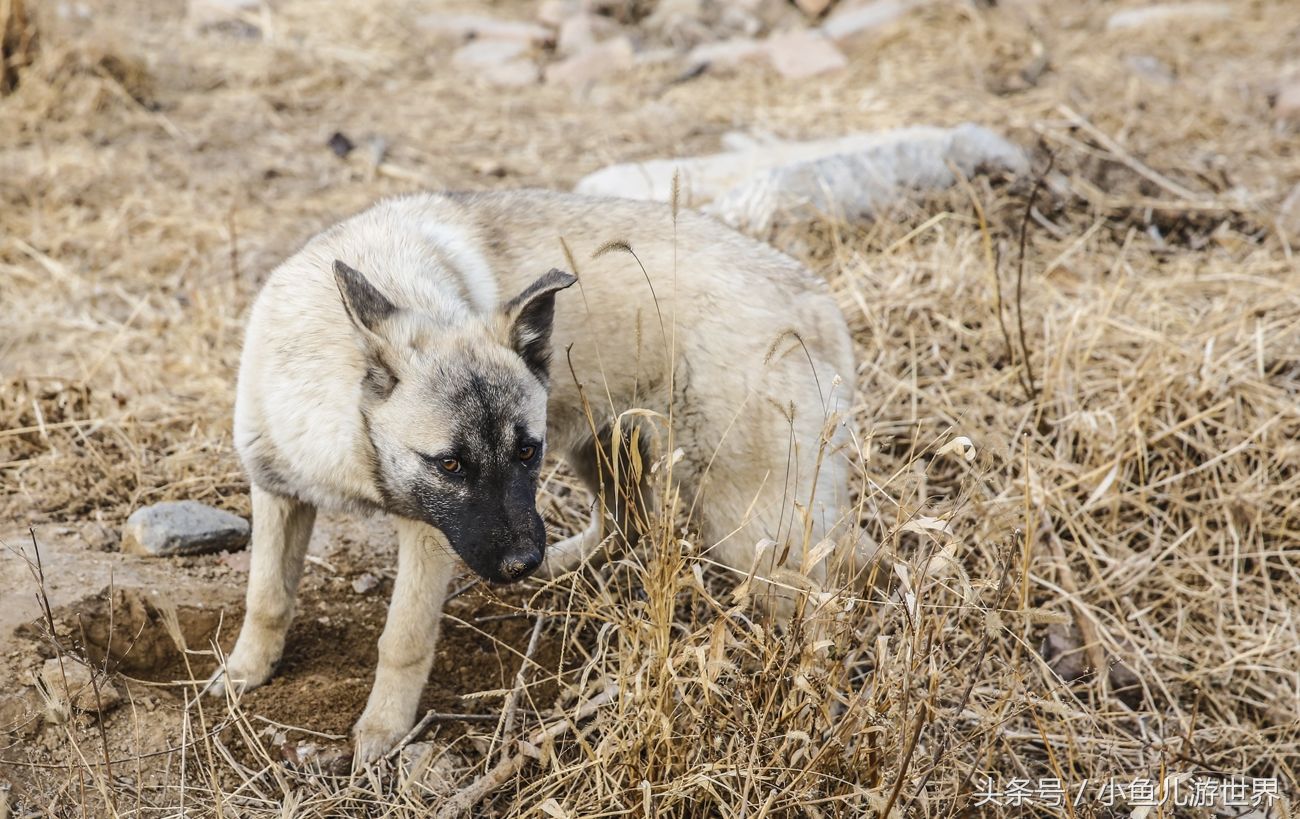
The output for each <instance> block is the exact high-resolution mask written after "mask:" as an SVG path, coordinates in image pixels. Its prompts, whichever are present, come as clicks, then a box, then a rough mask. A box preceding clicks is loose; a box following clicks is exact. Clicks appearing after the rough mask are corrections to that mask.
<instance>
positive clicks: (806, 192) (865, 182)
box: [575, 124, 1029, 234]
mask: <svg viewBox="0 0 1300 819" xmlns="http://www.w3.org/2000/svg"><path fill="white" fill-rule="evenodd" d="M733 143H734V140H733ZM949 162H952V163H954V164H955V165H956V166H957V167H958V168H959V169H960V170H961V172H963V173H966V174H975V173H976V172H979V171H995V170H1005V171H1009V172H1011V173H1017V174H1022V173H1025V172H1027V171H1028V169H1029V160H1028V158H1027V157H1026V155H1025V153H1024V152H1023V151H1022V150H1021V149H1020V148H1019V147H1017V146H1015V145H1013V144H1012V143H1010V142H1007V141H1006V140H1005V139H1003V138H1002V137H1000V136H998V135H996V134H994V133H993V132H991V131H989V130H987V129H985V128H981V127H979V126H976V125H969V124H967V125H962V126H959V127H957V128H951V129H949V128H931V127H914V128H901V129H897V130H892V131H884V132H869V133H859V134H851V135H849V136H844V137H838V138H834V139H822V140H812V141H807V142H779V141H778V142H773V143H772V144H764V143H754V144H753V145H752V146H750V147H747V148H743V149H742V150H735V151H727V152H724V153H718V154H712V155H708V156H699V157H684V158H680V159H659V160H650V161H647V162H636V163H624V164H620V165H612V166H610V167H607V168H604V169H602V170H599V171H596V172H595V173H593V174H590V175H588V176H586V177H584V178H583V179H581V180H580V181H579V182H578V184H577V185H576V186H575V190H576V191H577V192H579V193H585V194H589V195H596V196H602V195H603V196H620V197H624V198H628V199H650V200H656V201H661V202H666V201H668V200H669V199H670V198H671V196H672V187H673V176H674V174H677V173H680V174H681V188H682V199H681V202H682V204H683V205H685V206H686V207H696V208H700V209H702V210H704V211H706V212H709V213H712V214H714V215H716V216H718V217H719V218H720V219H722V220H723V221H724V222H727V223H728V224H730V225H732V226H733V227H738V228H740V229H742V230H749V231H752V232H754V233H759V234H765V233H766V232H767V231H768V229H769V228H770V227H771V225H772V224H773V223H774V222H775V221H778V220H796V221H797V220H801V219H807V218H811V217H815V216H816V215H817V214H818V212H819V209H820V212H821V213H834V214H838V215H841V216H844V217H845V218H854V219H863V218H871V217H873V216H874V215H875V214H876V213H878V212H879V211H880V210H881V209H882V208H885V207H888V206H890V205H892V204H894V203H896V202H899V201H901V200H903V199H905V198H907V197H909V196H916V195H923V194H925V193H926V192H928V191H933V190H937V189H940V188H944V187H947V186H949V185H952V184H953V183H954V182H955V181H956V180H955V178H954V177H953V175H952V171H951V170H950V169H949V167H948V163H949ZM828 197H829V198H828Z"/></svg>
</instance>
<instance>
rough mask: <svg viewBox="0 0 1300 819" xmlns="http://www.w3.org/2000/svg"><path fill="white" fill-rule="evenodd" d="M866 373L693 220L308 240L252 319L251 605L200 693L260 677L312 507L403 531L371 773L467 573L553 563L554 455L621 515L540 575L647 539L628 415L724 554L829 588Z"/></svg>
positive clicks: (360, 748)
mask: <svg viewBox="0 0 1300 819" xmlns="http://www.w3.org/2000/svg"><path fill="white" fill-rule="evenodd" d="M562 240H563V241H562ZM566 251H567V252H566ZM571 266H576V267H577V268H578V269H577V270H574V271H573V272H574V273H575V274H577V280H576V281H577V285H576V286H575V287H573V288H572V289H571V290H568V292H564V291H565V289H566V288H567V287H568V286H569V285H571V284H573V283H574V277H573V276H570V275H569V274H568V273H563V272H560V271H561V270H567V269H569V268H570V267H571ZM548 270H549V271H550V272H549V273H547V271H548ZM552 351H554V355H553V356H552ZM552 358H554V360H553V361H552ZM853 376H854V366H853V356H852V348H851V344H850V339H849V334H848V331H847V328H846V326H845V322H844V318H843V316H842V314H841V313H840V311H839V309H838V307H837V306H836V304H835V302H834V300H833V299H832V298H831V296H830V294H829V292H828V290H827V288H826V286H825V284H824V282H822V281H821V280H819V279H817V278H816V277H814V276H812V275H811V274H809V273H808V272H807V271H806V270H804V269H803V268H802V267H801V266H800V265H799V264H798V263H796V262H795V261H793V260H792V259H790V258H789V257H787V256H784V255H782V254H781V253H778V252H777V251H775V250H773V249H772V248H770V247H768V246H766V245H763V244H759V243H757V242H754V241H751V240H749V239H747V238H745V237H743V236H741V235H739V234H737V233H735V232H733V231H731V230H729V229H727V228H725V227H723V226H722V225H720V224H718V223H716V222H714V221H712V220H711V219H708V218H706V217H704V216H701V215H699V214H696V213H693V212H685V211H684V212H681V213H680V214H677V215H676V216H674V214H673V212H672V209H670V208H669V207H668V206H666V205H659V204H648V203H640V202H632V201H623V200H612V199H590V198H583V197H578V196H573V195H564V194H556V193H547V192H541V191H515V192H504V193H475V194H446V195H417V196H409V197H403V198H399V199H392V200H388V201H385V202H382V203H380V204H378V205H376V206H374V207H373V208H371V209H369V210H367V211H365V212H363V213H361V214H359V215H357V216H354V217H352V218H350V219H348V220H346V221H344V222H343V223H341V224H339V225H337V226H335V227H333V228H330V229H329V230H326V231H325V232H323V233H321V234H320V235H318V236H316V237H315V238H313V239H312V240H310V241H309V242H308V243H307V245H306V246H305V247H304V248H303V249H302V250H301V251H299V252H298V253H297V254H295V255H294V256H293V257H291V258H290V259H288V260H287V261H286V262H284V263H283V264H282V265H280V267H278V268H277V269H276V270H275V271H274V272H273V273H272V274H271V277H270V279H269V280H268V281H267V283H266V285H265V287H264V288H263V290H262V292H261V294H260V296H259V297H258V300H257V303H256V305H255V306H254V308H253V311H252V315H251V318H250V321H249V325H248V331H247V338H246V342H245V348H244V353H243V359H242V363H241V367H240V374H239V391H238V399H237V406H236V411H235V439H236V443H237V446H238V448H239V452H240V455H241V457H242V458H243V461H244V464H245V466H246V468H247V470H248V473H249V476H250V478H251V479H252V501H253V545H252V566H251V571H250V575H249V586H248V600H247V603H248V607H247V613H246V616H245V620H244V625H243V629H242V631H241V633H240V636H239V640H238V642H237V644H236V645H235V648H234V650H233V651H232V652H231V654H230V656H229V658H228V661H227V664H226V667H225V670H224V675H223V673H221V672H218V674H217V675H216V676H215V677H214V680H213V686H212V687H213V688H215V689H216V690H218V691H220V690H221V689H222V688H223V687H224V686H225V685H226V684H227V681H229V682H230V684H233V685H235V686H238V687H240V688H243V687H251V686H256V685H260V684H262V683H263V682H265V681H266V680H267V679H268V677H270V675H271V673H272V670H273V666H274V665H275V663H276V662H277V661H278V660H279V657H280V654H281V651H282V649H283V647H284V639H285V633H286V631H287V629H288V626H289V622H290V619H291V617H292V614H293V607H294V599H295V595H296V589H297V585H298V580H299V578H300V576H301V574H302V567H303V560H304V555H305V552H306V548H307V541H308V539H309V537H310V534H311V529H312V522H313V519H314V517H315V511H316V508H317V507H327V508H342V509H351V510H356V511H360V512H371V511H384V512H388V513H390V514H392V515H393V516H394V518H395V520H396V525H397V531H398V536H399V556H398V573H397V581H396V585H395V587H394V590H393V599H392V604H391V608H390V611H389V617H388V623H387V625H386V627H385V629H384V632H383V635H382V637H381V638H380V642H379V667H378V670H377V672H376V676H375V683H374V688H373V690H372V693H371V695H370V700H369V703H368V704H367V706H366V709H365V712H364V713H363V714H362V716H361V718H360V720H359V721H358V723H357V725H356V728H355V732H354V733H355V740H356V754H357V759H358V761H360V762H368V761H370V760H373V759H375V758H377V757H378V756H380V755H382V754H383V753H384V752H386V751H387V750H388V749H389V748H391V747H392V746H393V745H394V744H395V743H396V742H397V740H398V739H400V738H401V737H402V736H403V734H404V733H405V732H406V731H407V730H409V729H410V727H411V725H412V723H413V722H414V719H415V712H416V707H417V703H418V699H419V695H420V692H421V689H422V688H423V686H424V684H425V681H426V678H427V676H428V673H429V669H430V666H431V663H432V659H433V650H434V644H435V641H436V639H437V631H438V619H439V615H440V611H441V607H442V602H443V598H444V595H445V592H446V588H447V585H448V581H449V579H450V578H451V577H452V576H453V575H454V574H455V573H457V572H458V570H459V565H460V561H461V560H463V561H464V562H465V563H468V564H469V565H470V566H471V567H472V568H474V569H475V570H476V571H478V572H479V573H480V574H482V575H484V576H486V577H488V578H489V579H493V580H511V579H517V578H518V577H520V576H522V575H524V574H526V573H528V572H529V571H531V570H532V569H534V568H535V567H536V566H537V563H538V562H539V561H540V560H541V556H542V552H543V549H544V548H545V544H544V537H545V535H544V530H543V529H542V527H541V521H540V518H539V517H538V516H537V513H536V510H535V508H534V505H533V504H534V501H535V492H536V485H537V464H538V461H540V457H541V456H540V450H541V448H542V447H543V446H544V447H545V448H546V449H548V450H553V451H554V452H556V453H558V454H559V455H560V456H562V457H563V458H564V459H565V460H566V461H567V462H568V463H569V464H570V465H571V466H572V467H573V469H574V470H575V471H576V472H577V474H578V475H579V476H581V477H582V478H583V480H584V481H585V482H586V484H587V485H588V486H589V488H590V489H591V490H592V492H593V494H598V495H600V496H601V497H604V498H605V500H606V504H605V509H606V512H607V515H602V514H601V513H600V511H599V509H597V510H596V511H594V512H593V519H592V523H591V526H590V527H589V528H588V529H587V531H585V532H584V533H582V534H580V535H577V536H575V537H572V538H569V539H568V540H567V541H564V542H562V543H560V544H557V545H555V546H552V547H551V548H550V550H549V554H548V555H547V563H546V566H545V568H544V571H546V572H548V573H549V574H551V575H554V574H557V573H559V572H563V571H566V570H569V569H571V568H573V567H575V566H577V565H578V564H579V563H580V562H581V561H582V560H583V559H585V558H587V557H588V556H589V555H590V554H591V553H592V552H594V551H595V550H596V549H597V547H598V546H600V544H601V541H602V538H603V536H604V534H605V531H606V529H607V528H608V527H607V525H606V524H607V523H608V521H610V520H611V519H612V520H615V521H616V525H617V526H619V527H620V528H622V529H624V530H625V534H627V535H628V536H629V538H630V539H634V535H635V533H634V532H631V531H626V530H628V529H630V528H631V527H629V526H627V523H628V521H629V520H631V518H632V517H633V516H632V514H631V510H633V509H636V508H643V507H639V506H637V503H638V500H639V502H640V503H641V504H643V505H645V504H646V503H647V500H646V499H645V498H644V497H642V496H641V491H640V490H641V489H643V488H644V482H645V480H646V476H647V473H648V472H649V469H650V463H652V461H651V459H652V458H654V457H657V455H656V453H655V452H653V451H651V448H650V446H649V445H648V443H647V442H648V441H650V440H651V435H650V434H649V433H647V434H645V435H642V434H639V433H638V434H637V435H632V434H630V433H629V432H628V430H630V429H631V427H632V423H631V421H632V419H631V418H630V417H627V416H624V417H623V419H622V421H620V422H619V424H618V425H617V426H616V423H615V422H616V420H617V419H618V418H619V417H620V414H621V413H623V411H625V410H628V409H632V408H644V409H646V410H650V411H652V412H654V413H659V414H661V415H662V416H663V417H664V418H666V417H668V416H669V415H670V413H671V418H672V428H673V438H674V447H675V448H676V449H678V450H680V460H677V461H675V462H674V463H673V466H672V469H673V478H674V482H675V483H676V484H677V486H678V487H679V489H680V496H681V497H682V498H683V499H685V501H686V503H687V504H692V503H693V504H694V507H695V508H694V514H693V516H692V519H691V525H692V526H693V527H695V528H696V529H697V530H698V532H699V535H700V538H701V542H702V543H703V544H704V545H703V548H704V549H706V550H707V552H706V554H707V555H708V556H709V557H710V558H712V559H714V560H716V561H717V562H719V563H721V564H723V565H725V566H728V567H730V568H732V569H734V570H737V571H738V572H739V573H743V574H749V573H751V572H756V573H757V575H758V577H760V578H771V577H772V574H773V573H774V572H780V571H782V568H781V567H779V566H777V565H775V564H776V562H777V560H778V559H780V558H779V556H781V555H784V560H785V569H784V570H788V571H794V572H799V573H802V574H803V575H805V576H808V575H810V576H812V577H813V579H820V578H821V577H822V575H823V573H824V571H825V570H824V568H823V566H822V565H821V563H822V562H824V561H815V560H813V561H810V559H809V551H810V549H812V548H813V547H815V546H816V545H817V544H818V543H820V542H822V541H823V540H824V539H825V538H827V537H828V536H829V535H831V534H832V530H833V528H834V527H835V526H837V525H838V523H839V521H840V519H841V516H842V514H843V512H844V510H845V508H846V506H847V504H848V498H847V492H848V490H847V475H846V473H847V470H848V466H847V464H846V463H845V461H844V459H843V458H842V457H835V456H833V455H831V454H829V449H831V448H833V447H834V446H835V442H836V440H838V439H839V438H840V436H842V435H843V431H842V425H841V427H840V428H839V430H838V431H836V430H837V426H836V424H835V423H834V421H833V419H834V418H835V417H837V416H842V415H843V414H845V413H846V412H847V410H848V408H849V403H850V400H851V398H852V394H853V393H852V386H853ZM637 417H638V418H641V419H644V418H646V417H647V416H646V415H644V414H641V415H638V416H637ZM828 418H829V419H832V422H831V423H829V424H828ZM643 423H644V421H643ZM616 428H617V429H620V430H623V432H622V434H619V435H617V436H615V435H614V433H612V432H611V430H613V429H616ZM828 430H829V431H830V434H829V435H828V434H827V433H828ZM615 437H617V440H614V439H615ZM828 439H829V440H830V441H831V443H830V445H829V447H828V445H827V441H828ZM628 447H637V448H638V449H639V450H643V451H638V452H637V453H633V455H643V456H644V457H643V458H637V457H629V454H628V451H627V450H628ZM614 450H621V451H622V453H623V454H622V456H621V457H620V456H619V455H617V454H615V455H614V456H612V457H611V456H610V455H609V453H610V452H611V451H614ZM602 451H604V452H605V453H606V454H605V455H604V456H603V457H602V456H601V454H600V453H601V452H602ZM663 454H665V453H662V452H660V453H658V455H663ZM638 464H639V469H640V471H639V472H638V471H637V468H638V466H637V465H638ZM613 468H618V469H620V470H621V471H622V472H623V474H624V476H625V477H626V476H627V475H628V474H631V476H632V477H631V479H630V486H629V485H623V486H617V485H615V484H614V482H613V481H612V480H611V478H610V475H611V472H612V471H613ZM638 475H639V476H640V477H641V482H640V483H639V484H638V482H637V480H636V477H637V476H638ZM625 483H627V482H626V481H625ZM629 497H630V498H631V501H632V502H631V503H626V502H625V501H626V499H627V498H629ZM773 542H775V545H774V543H773Z"/></svg>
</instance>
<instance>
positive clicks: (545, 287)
mask: <svg viewBox="0 0 1300 819" xmlns="http://www.w3.org/2000/svg"><path fill="white" fill-rule="evenodd" d="M577 280H578V277H577V276H575V275H573V274H572V273H566V272H564V271H563V270H558V269H556V268H551V269H550V270H549V271H547V272H546V273H544V274H543V275H542V276H541V277H540V278H538V279H537V281H535V282H533V283H532V284H530V285H528V286H527V287H525V288H524V292H522V293H520V294H519V295H518V296H515V297H514V298H513V299H511V300H510V301H508V302H506V304H505V306H504V307H502V308H501V314H502V318H503V319H504V320H505V328H506V341H507V343H508V344H509V345H510V347H512V348H513V349H514V351H515V352H516V353H519V356H520V358H522V359H523V360H524V363H525V364H527V365H528V369H530V370H532V372H533V375H535V376H537V379H538V380H539V381H541V382H542V383H543V384H548V385H549V383H550V374H551V327H552V326H553V324H554V320H555V294H556V293H557V292H559V291H560V290H563V289H564V288H566V287H571V286H572V285H573V283H574V282H576V281H577Z"/></svg>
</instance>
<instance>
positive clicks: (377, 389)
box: [334, 259, 397, 399]
mask: <svg viewBox="0 0 1300 819" xmlns="http://www.w3.org/2000/svg"><path fill="white" fill-rule="evenodd" d="M334 283H335V284H336V285H338V288H339V297H340V298H342V300H343V309H344V310H345V311H346V312H347V314H348V318H349V319H351V320H352V325H353V326H354V327H356V330H357V335H358V338H359V339H360V342H361V347H362V350H363V351H364V352H365V354H366V361H367V364H368V367H367V370H366V376H365V379H364V382H363V383H364V385H365V388H366V390H367V391H368V392H369V393H371V394H372V395H374V396H375V397H376V398H381V399H382V398H387V397H388V396H389V395H390V394H391V393H392V392H393V388H394V387H396V386H397V375H396V374H395V373H394V371H393V367H392V365H391V364H390V361H391V359H392V352H391V350H390V349H389V345H388V342H387V341H385V340H384V337H383V336H382V335H381V334H380V326H381V324H382V323H383V322H384V320H385V319H387V318H389V317H390V316H392V315H393V314H394V313H396V312H397V305H395V304H393V303H392V302H391V301H389V300H388V299H387V298H385V297H384V294H383V293H380V292H379V291H378V290H376V289H375V286H374V285H373V284H371V283H370V281H369V280H368V279H367V278H366V277H365V275H364V274H362V273H361V271H359V270H357V269H356V268H354V267H350V266H348V265H347V264H346V263H345V262H343V261H342V260H340V259H335V260H334Z"/></svg>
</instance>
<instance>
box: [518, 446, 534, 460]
mask: <svg viewBox="0 0 1300 819" xmlns="http://www.w3.org/2000/svg"><path fill="white" fill-rule="evenodd" d="M536 454H537V447H535V446H533V445H531V444H528V445H526V446H521V447H519V460H521V461H523V462H524V463H527V462H529V461H531V460H532V459H533V457H534V456H535V455H536Z"/></svg>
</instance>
